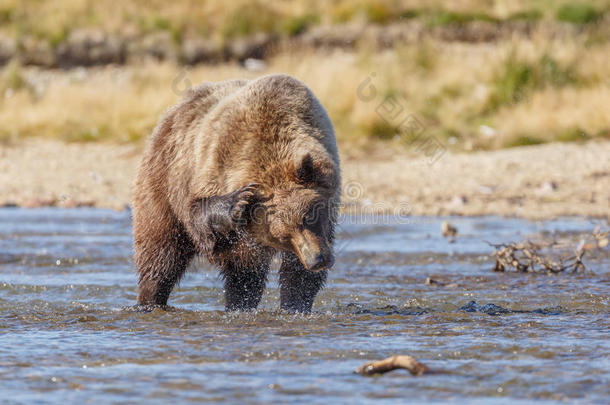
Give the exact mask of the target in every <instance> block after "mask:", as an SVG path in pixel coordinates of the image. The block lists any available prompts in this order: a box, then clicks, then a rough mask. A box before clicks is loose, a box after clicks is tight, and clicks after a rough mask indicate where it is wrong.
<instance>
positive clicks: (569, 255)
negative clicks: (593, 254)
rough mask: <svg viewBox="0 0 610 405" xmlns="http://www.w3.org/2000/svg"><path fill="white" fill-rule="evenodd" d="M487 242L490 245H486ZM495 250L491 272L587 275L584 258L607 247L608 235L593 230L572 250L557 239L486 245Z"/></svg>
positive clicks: (572, 247) (571, 246) (570, 246)
mask: <svg viewBox="0 0 610 405" xmlns="http://www.w3.org/2000/svg"><path fill="white" fill-rule="evenodd" d="M488 243H489V242H488ZM489 244H490V245H491V246H493V247H494V249H495V251H494V256H495V257H496V263H495V266H494V269H493V270H494V271H508V270H511V269H512V270H514V271H517V272H519V273H547V274H556V273H561V272H570V273H578V272H583V273H584V272H587V271H589V270H588V269H587V267H586V266H585V263H584V261H583V258H584V256H585V254H586V253H587V252H588V251H591V250H594V249H601V248H604V247H606V246H608V232H600V231H599V229H596V230H595V231H594V232H593V233H592V234H590V235H586V236H585V237H584V238H583V239H582V240H581V241H580V243H579V244H578V246H576V247H574V246H573V245H568V244H566V243H560V242H557V241H556V240H554V241H552V242H546V243H534V242H531V241H525V242H519V243H499V244H493V243H489Z"/></svg>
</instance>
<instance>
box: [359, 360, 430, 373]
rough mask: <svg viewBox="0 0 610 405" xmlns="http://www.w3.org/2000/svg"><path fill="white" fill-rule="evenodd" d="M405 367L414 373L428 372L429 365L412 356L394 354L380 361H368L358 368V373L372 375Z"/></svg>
mask: <svg viewBox="0 0 610 405" xmlns="http://www.w3.org/2000/svg"><path fill="white" fill-rule="evenodd" d="M400 368H403V369H405V370H407V371H408V372H409V373H411V374H413V375H422V374H428V373H429V372H430V370H429V369H428V367H427V366H426V365H424V364H422V363H420V362H418V361H417V360H415V359H414V358H413V357H411V356H392V357H388V358H387V359H384V360H380V361H373V362H370V363H366V364H365V365H363V366H360V367H358V368H357V369H356V373H358V374H361V375H365V376H371V375H374V374H383V373H387V372H388V371H392V370H397V369H400Z"/></svg>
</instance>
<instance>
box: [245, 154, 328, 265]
mask: <svg viewBox="0 0 610 405" xmlns="http://www.w3.org/2000/svg"><path fill="white" fill-rule="evenodd" d="M279 177H280V178H281V180H279V181H276V182H269V181H266V182H263V184H270V183H271V184H273V186H272V187H270V188H268V189H265V190H264V194H265V197H264V198H263V201H262V202H261V203H260V204H259V205H258V209H255V211H254V216H253V221H252V231H253V235H254V237H255V239H256V240H257V241H258V242H259V243H260V244H262V245H265V246H269V247H273V248H275V249H278V250H281V251H290V252H293V253H294V254H295V255H296V256H297V257H298V258H299V260H300V261H301V263H302V264H303V266H304V267H305V268H306V269H308V270H310V271H319V270H325V269H328V268H330V267H331V266H332V265H333V262H334V257H333V250H332V245H333V240H334V226H335V222H336V217H337V209H338V198H339V195H338V189H339V187H340V186H339V182H340V179H339V174H338V170H337V167H336V164H335V163H334V162H333V161H332V159H330V158H329V157H327V156H322V157H319V156H318V157H315V158H314V157H312V155H311V154H310V153H305V154H304V155H302V156H300V157H299V158H297V159H295V163H293V164H290V165H288V167H286V168H285V171H284V173H281V174H280V175H279Z"/></svg>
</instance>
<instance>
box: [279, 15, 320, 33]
mask: <svg viewBox="0 0 610 405" xmlns="http://www.w3.org/2000/svg"><path fill="white" fill-rule="evenodd" d="M319 21H320V18H319V16H317V15H314V14H306V15H303V16H298V17H294V18H289V19H287V20H286V21H284V22H283V24H282V32H284V33H286V34H288V35H290V36H296V35H299V34H302V33H303V32H305V31H307V29H309V27H310V26H312V25H315V24H317V23H318V22H319Z"/></svg>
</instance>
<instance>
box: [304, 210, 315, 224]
mask: <svg viewBox="0 0 610 405" xmlns="http://www.w3.org/2000/svg"><path fill="white" fill-rule="evenodd" d="M315 220H316V219H315V218H314V216H313V215H312V213H311V212H309V213H307V214H305V215H303V222H302V223H303V225H312V224H313V223H314V222H315Z"/></svg>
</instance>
